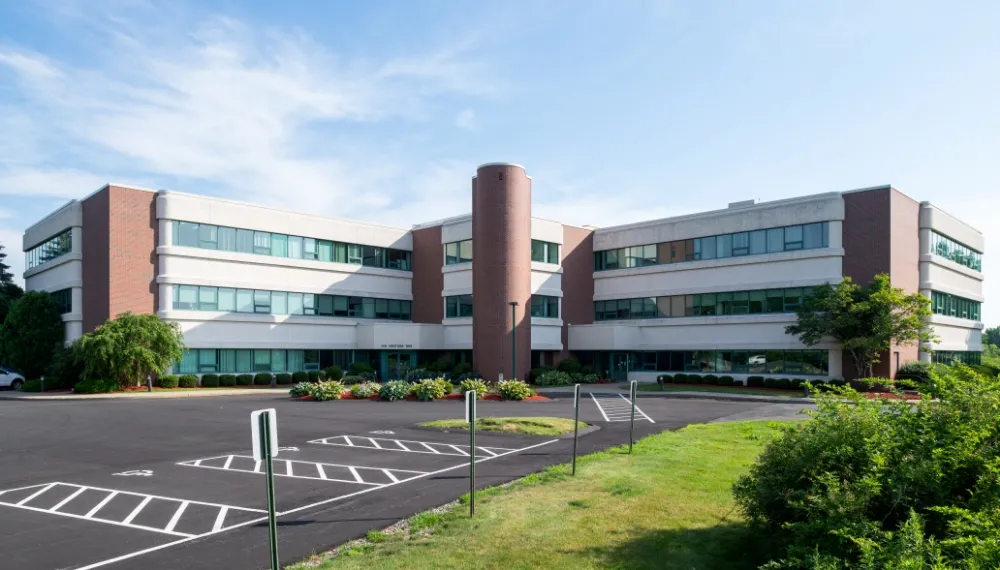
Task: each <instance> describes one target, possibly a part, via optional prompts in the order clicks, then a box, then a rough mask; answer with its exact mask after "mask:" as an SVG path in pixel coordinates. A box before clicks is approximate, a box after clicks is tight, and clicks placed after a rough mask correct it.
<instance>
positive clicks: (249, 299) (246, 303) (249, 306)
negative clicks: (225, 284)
mask: <svg viewBox="0 0 1000 570" xmlns="http://www.w3.org/2000/svg"><path fill="white" fill-rule="evenodd" d="M236 312H238V313H252V312H253V291H251V290H249V289H237V290H236Z"/></svg>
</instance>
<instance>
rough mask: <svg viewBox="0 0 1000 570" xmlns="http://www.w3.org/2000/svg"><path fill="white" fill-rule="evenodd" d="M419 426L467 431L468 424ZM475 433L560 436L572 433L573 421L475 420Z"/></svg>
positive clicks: (438, 422)
mask: <svg viewBox="0 0 1000 570" xmlns="http://www.w3.org/2000/svg"><path fill="white" fill-rule="evenodd" d="M420 425H422V426H424V427H432V428H440V429H460V430H465V431H469V424H467V423H465V420H462V419H456V420H435V421H433V422H424V423H422V424H420ZM585 427H587V424H585V423H583V422H580V429H583V428H585ZM476 431H477V432H480V431H499V432H504V433H520V434H524V435H562V434H564V433H569V432H571V431H573V420H570V419H566V418H477V419H476Z"/></svg>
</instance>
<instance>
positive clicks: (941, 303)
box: [931, 291, 982, 321]
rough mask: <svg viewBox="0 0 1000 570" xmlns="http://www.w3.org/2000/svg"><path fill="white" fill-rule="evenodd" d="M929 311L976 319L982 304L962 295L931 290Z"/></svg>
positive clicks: (979, 314) (978, 318)
mask: <svg viewBox="0 0 1000 570" xmlns="http://www.w3.org/2000/svg"><path fill="white" fill-rule="evenodd" d="M931 311H933V312H934V314H937V315H945V316H949V317H957V318H960V319H967V320H972V321H978V320H980V317H981V311H982V304H981V303H980V302H978V301H973V300H971V299H966V298H964V297H957V296H955V295H950V294H948V293H941V292H939V291H932V292H931Z"/></svg>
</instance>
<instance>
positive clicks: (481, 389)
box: [458, 379, 490, 400]
mask: <svg viewBox="0 0 1000 570" xmlns="http://www.w3.org/2000/svg"><path fill="white" fill-rule="evenodd" d="M470 390H471V391H474V392H475V393H476V399H477V400H482V399H483V396H485V395H486V394H488V393H489V391H490V388H489V386H487V385H486V382H485V381H483V380H471V379H470V380H464V381H463V382H462V383H461V384H459V385H458V392H459V393H460V394H463V395H464V394H465V393H466V392H468V391H470Z"/></svg>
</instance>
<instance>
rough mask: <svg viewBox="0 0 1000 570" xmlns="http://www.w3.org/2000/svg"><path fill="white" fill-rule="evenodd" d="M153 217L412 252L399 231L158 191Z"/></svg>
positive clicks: (408, 239)
mask: <svg viewBox="0 0 1000 570" xmlns="http://www.w3.org/2000/svg"><path fill="white" fill-rule="evenodd" d="M156 215H157V217H158V218H160V219H169V220H182V221H188V222H199V223H205V224H215V225H219V226H229V227H234V228H244V229H254V230H261V231H267V232H275V233H282V234H288V235H294V236H303V237H310V238H319V239H328V240H333V241H340V242H347V243H360V244H365V245H375V246H380V247H394V248H398V249H405V250H410V251H412V250H413V238H412V236H411V235H410V232H409V231H408V230H404V229H400V228H391V227H388V226H381V225H378V224H371V223H365V222H357V221H351V220H340V219H335V218H324V217H320V216H314V215H312V214H298V213H294V212H286V211H283V210H277V209H274V208H267V207H264V206H255V205H252V204H244V203H241V202H231V201H228V200H221V199H217V198H208V197H205V196H194V195H191V194H183V193H179V192H161V193H160V195H159V196H158V197H157V199H156Z"/></svg>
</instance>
